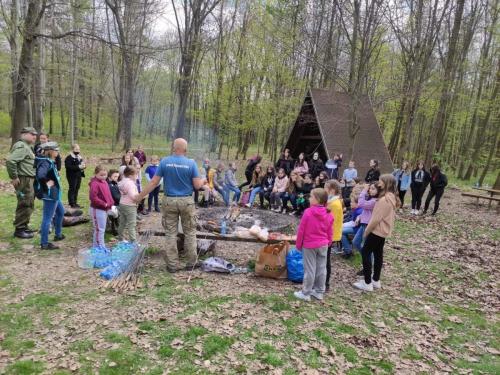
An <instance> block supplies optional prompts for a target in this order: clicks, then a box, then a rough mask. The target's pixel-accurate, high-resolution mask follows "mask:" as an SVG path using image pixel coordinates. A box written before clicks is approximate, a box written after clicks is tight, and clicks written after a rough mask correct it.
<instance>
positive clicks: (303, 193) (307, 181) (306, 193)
mask: <svg viewBox="0 0 500 375" xmlns="http://www.w3.org/2000/svg"><path fill="white" fill-rule="evenodd" d="M313 188H314V183H313V180H312V177H311V175H310V174H306V176H305V177H304V182H303V184H302V186H301V187H300V188H299V189H298V191H297V192H298V198H297V211H296V212H295V216H301V215H302V214H303V213H304V211H305V210H306V209H307V208H309V197H310V196H311V191H312V189H313Z"/></svg>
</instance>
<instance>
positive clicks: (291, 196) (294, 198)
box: [281, 193, 297, 210]
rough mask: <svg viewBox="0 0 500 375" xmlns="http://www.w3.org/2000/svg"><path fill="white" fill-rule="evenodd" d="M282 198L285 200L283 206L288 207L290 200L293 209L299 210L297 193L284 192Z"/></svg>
mask: <svg viewBox="0 0 500 375" xmlns="http://www.w3.org/2000/svg"><path fill="white" fill-rule="evenodd" d="M281 200H282V201H283V208H287V206H288V201H290V202H291V203H292V207H293V209H294V210H297V196H296V195H295V194H289V193H284V195H283V196H282V198H281Z"/></svg>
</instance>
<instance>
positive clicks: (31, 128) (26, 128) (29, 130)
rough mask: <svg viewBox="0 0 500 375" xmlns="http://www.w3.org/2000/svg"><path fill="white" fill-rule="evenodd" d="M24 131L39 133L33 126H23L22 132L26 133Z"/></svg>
mask: <svg viewBox="0 0 500 375" xmlns="http://www.w3.org/2000/svg"><path fill="white" fill-rule="evenodd" d="M24 133H31V134H33V135H38V132H37V131H36V129H35V128H34V127H32V126H27V127H25V128H23V129H22V130H21V134H24Z"/></svg>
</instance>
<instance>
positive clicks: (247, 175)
mask: <svg viewBox="0 0 500 375" xmlns="http://www.w3.org/2000/svg"><path fill="white" fill-rule="evenodd" d="M252 173H253V172H250V173H248V172H245V178H246V179H247V181H246V182H244V183H242V184H241V185H240V186H238V189H240V190H241V189H242V188H244V187H245V186H248V185H250V183H251V182H252Z"/></svg>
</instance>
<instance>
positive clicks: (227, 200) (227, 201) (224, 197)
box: [215, 187, 229, 206]
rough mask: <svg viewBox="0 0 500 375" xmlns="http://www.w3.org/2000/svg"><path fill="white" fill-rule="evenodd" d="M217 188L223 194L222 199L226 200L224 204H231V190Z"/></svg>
mask: <svg viewBox="0 0 500 375" xmlns="http://www.w3.org/2000/svg"><path fill="white" fill-rule="evenodd" d="M215 190H216V191H217V192H218V193H219V194H220V195H221V197H222V200H223V201H224V204H225V205H226V206H229V197H228V193H229V191H226V189H225V188H224V189H221V188H217V187H216V188H215Z"/></svg>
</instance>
